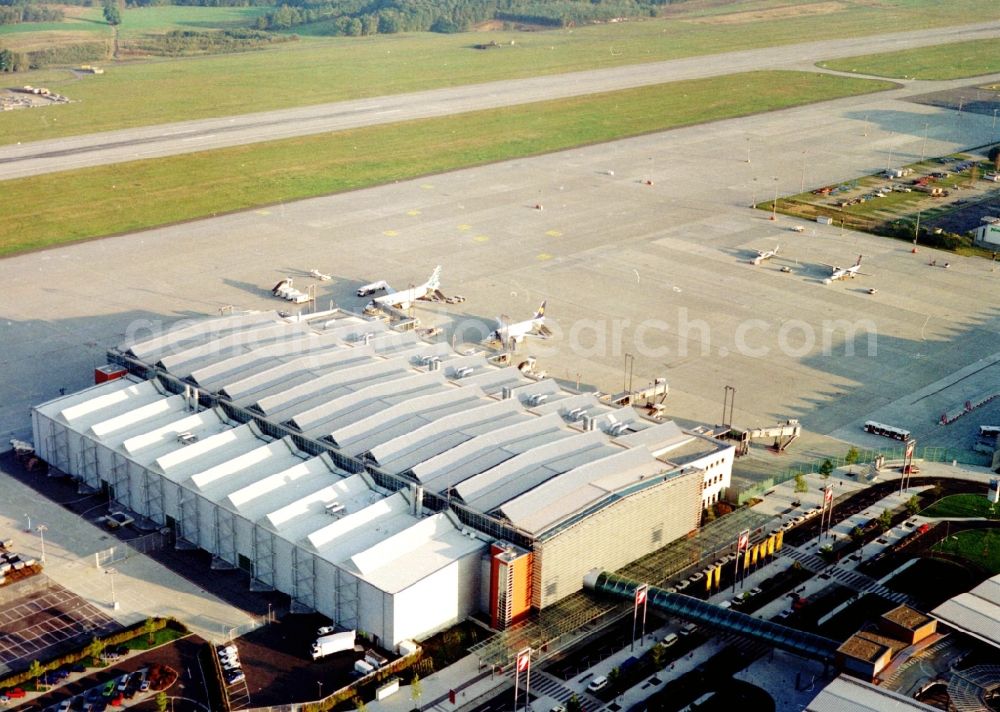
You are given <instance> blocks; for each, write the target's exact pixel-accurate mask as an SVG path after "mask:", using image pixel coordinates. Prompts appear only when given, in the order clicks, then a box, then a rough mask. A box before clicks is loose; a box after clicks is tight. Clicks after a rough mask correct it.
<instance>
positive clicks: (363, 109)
mask: <svg viewBox="0 0 1000 712" xmlns="http://www.w3.org/2000/svg"><path fill="white" fill-rule="evenodd" d="M987 37H1000V23H997V22H989V23H981V24H975V25H964V26H959V27H949V28H937V29H931V30H918V31H913V32H902V33H894V34H889V35H876V36H870V37H852V38H846V39H839V40H825V41H821V42H809V43H804V44H796V45H786V46H781V47H769V48H764V49H756V50H747V51H740V52H728V53H723V54H717V55H712V56H710V57H689V58H685V59H678V60H671V61H666V62H655V63H650V64H643V65H642V66H641V69H640V68H637V67H636V66H635V65H627V66H623V67H615V68H612V69H601V70H594V71H587V72H574V73H570V74H560V75H554V76H546V77H535V78H531V79H518V80H510V81H500V82H491V83H488V84H474V85H466V86H459V87H449V88H445V89H436V90H431V91H424V92H416V93H411V94H400V95H395V96H386V97H375V98H369V99H359V100H355V101H344V102H338V103H333V104H320V105H316V106H306V107H298V108H293V109H284V110H279V111H269V112H263V113H255V114H244V115H240V116H232V117H221V118H216V119H202V120H197V121H186V122H181V123H173V124H162V125H157V126H147V127H142V128H136V129H127V130H122V131H109V132H105V133H99V134H90V135H84V136H76V137H70V138H64V139H56V140H51V141H38V142H32V143H26V144H21V145H12V146H6V147H2V148H0V179H13V178H22V177H25V176H30V175H39V174H43V173H50V172H55V171H63V170H69V169H73V168H82V167H85V166H96V165H107V164H111V163H119V162H123V161H131V160H137V159H143V158H157V157H162V156H169V155H175V154H182V153H192V152H196V151H203V150H206V149H212V148H221V147H225V146H236V145H243V144H249V143H257V142H263V141H273V140H276V139H282V138H289V137H293V136H305V135H310V134H318V133H323V132H328V131H342V130H345V129H350V128H356V127H359V126H371V125H376V124H385V123H391V122H396V121H407V120H412V119H419V118H428V117H435V116H445V115H449V114H455V113H461V112H467V111H475V110H480V109H490V108H496V107H500V106H511V105H516V104H524V103H530V102H535V101H543V100H547V99H557V98H562V97H570V96H580V95H584V94H592V93H598V92H606V91H614V90H619V89H626V88H629V87H636V86H644V85H650V84H659V83H662V82H669V81H677V80H682V79H694V78H699V77H710V76H717V75H721V74H730V73H733V72H741V71H749V70H758V69H776V68H788V69H790V68H796V69H814V67H813V66H812V65H813V63H814V62H816V61H819V60H822V59H832V58H836V57H849V56H852V55H857V54H864V53H868V52H888V51H893V50H901V49H907V48H910V47H918V46H923V45H930V44H938V43H943V42H959V41H967V40H972V39H983V38H987Z"/></svg>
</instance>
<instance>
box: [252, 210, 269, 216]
mask: <svg viewBox="0 0 1000 712" xmlns="http://www.w3.org/2000/svg"><path fill="white" fill-rule="evenodd" d="M254 212H255V213H257V214H258V215H270V214H271V211H270V210H254Z"/></svg>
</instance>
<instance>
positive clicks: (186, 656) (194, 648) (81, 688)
mask: <svg viewBox="0 0 1000 712" xmlns="http://www.w3.org/2000/svg"><path fill="white" fill-rule="evenodd" d="M204 645H205V641H204V640H202V639H200V638H198V637H197V636H188V637H187V638H182V639H180V640H176V641H174V642H173V643H170V644H168V645H164V646H162V647H159V648H156V649H155V650H151V651H149V652H145V653H138V654H133V655H131V656H129V657H127V658H124V659H121V660H119V661H116V662H114V663H113V664H112V665H110V666H109V667H107V668H104V669H102V670H99V671H94V670H93V669H88V670H85V671H83V672H72V673H71V674H70V675H69V676H68V677H67V678H66V679H65V680H60V681H57V682H56V683H55V684H54V685H53V687H52V688H51V689H50V690H49V691H48V692H46V693H45V694H44V695H43V696H41V697H36V698H35V699H33V700H31V703H30V705H31V706H30V707H26V708H24V709H25V712H27V711H28V710H52V711H53V712H54V711H55V710H57V709H58V708H59V705H60V704H65V701H66V700H71V699H72V700H75V702H74V704H73V709H74V710H80V709H83V707H84V702H85V701H87V698H88V696H89V698H90V701H91V705H92V710H95V711H96V710H99V709H105V708H107V709H114V707H113V706H112V705H111V702H112V700H113V699H114V697H115V696H114V695H107V696H105V695H103V691H104V688H105V687H106V686H107V685H108V683H109V682H111V681H112V680H114V681H117V682H116V687H117V683H118V682H120V681H121V678H122V676H123V675H125V674H131V673H134V672H136V671H140V670H143V669H146V670H151V669H152V668H153V667H154V666H157V665H158V666H162V668H163V669H164V670H167V669H169V670H172V671H173V672H175V673H176V674H177V677H176V680H174V682H173V683H172V684H170V685H169V686H168V687H167V688H166V689H165V692H166V694H167V696H168V697H169V698H171V700H170V701H171V704H172V705H173V712H195V711H196V710H197V711H198V712H205V710H207V709H209V707H208V701H207V700H208V697H207V691H206V683H205V681H204V679H203V677H202V672H201V668H200V667H199V663H198V651H199V650H201V649H202V648H203V647H204ZM171 678H172V675H171V676H170V677H168V678H166V679H168V680H169V679H171ZM146 679H150V678H149V677H147V678H146ZM133 684H134V690H135V692H134V694H133V696H132V697H128V696H127V695H125V700H124V701H123V705H124V706H126V707H133V706H135V707H137V708H138V709H146V710H154V709H156V707H155V705H154V704H153V698H154V697H155V693H156V692H157V689H156V688H155V687H151V688H150V689H149V690H146V691H142V690H141V685H140V678H136V680H134V681H133ZM102 704H103V706H102Z"/></svg>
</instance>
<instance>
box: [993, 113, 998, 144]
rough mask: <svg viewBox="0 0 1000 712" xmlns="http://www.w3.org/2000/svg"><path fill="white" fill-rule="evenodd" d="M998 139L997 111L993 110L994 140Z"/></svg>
mask: <svg viewBox="0 0 1000 712" xmlns="http://www.w3.org/2000/svg"><path fill="white" fill-rule="evenodd" d="M996 138H997V110H996V109H994V110H993V140H994V141H996Z"/></svg>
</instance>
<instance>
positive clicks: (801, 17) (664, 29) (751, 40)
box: [0, 0, 1000, 143]
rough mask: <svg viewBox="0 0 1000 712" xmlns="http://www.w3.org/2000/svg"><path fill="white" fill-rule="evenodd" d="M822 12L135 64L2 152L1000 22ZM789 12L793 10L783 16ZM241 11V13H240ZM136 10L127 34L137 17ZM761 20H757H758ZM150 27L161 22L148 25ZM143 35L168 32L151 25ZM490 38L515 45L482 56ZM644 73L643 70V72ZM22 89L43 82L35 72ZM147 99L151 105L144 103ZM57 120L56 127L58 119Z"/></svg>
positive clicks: (39, 118) (18, 115) (891, 9)
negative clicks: (348, 102)
mask: <svg viewBox="0 0 1000 712" xmlns="http://www.w3.org/2000/svg"><path fill="white" fill-rule="evenodd" d="M816 4H818V3H817V2H813V3H808V2H806V3H797V4H795V5H790V4H788V3H785V5H782V6H776V5H775V3H772V2H764V3H761V2H752V3H736V4H733V5H727V6H726V7H727V8H729V9H730V10H737V11H741V12H748V11H749V10H759V9H767V10H769V11H770V12H771V14H768V15H766V16H765V17H762V18H760V17H757V15H756V14H754V13H750V15H740V16H739V17H737V19H738V20H739V21H737V22H715V21H712V22H708V21H706V20H718V19H720V18H722V17H729V18H730V19H732V17H733V14H732V13H730V14H724V15H720V16H717V15H713V14H712V13H717V12H718V5H717V3H711V2H703V1H701V0H691V2H686V3H682V4H679V5H677V9H673V8H671V9H670V10H669V11H668V13H667V17H666V18H664V19H657V20H649V21H645V22H623V23H615V24H608V25H599V26H588V27H579V28H573V29H567V30H553V31H548V32H528V33H523V32H522V33H517V32H497V33H490V34H476V33H468V34H455V35H435V34H407V35H388V36H378V37H362V38H310V39H303V40H301V41H299V42H294V43H287V44H284V45H280V46H277V47H272V48H268V49H265V50H261V51H257V52H247V53H242V54H228V55H220V56H211V57H197V58H186V59H176V60H154V61H149V62H129V63H124V64H120V65H113V66H109V67H107V73H106V74H104V75H103V76H100V77H88V78H86V80H85V81H76V82H73V83H72V84H71V85H60V84H56V83H50V88H52V89H53V90H55V91H59V92H60V93H63V94H66V95H67V96H69V97H70V98H71V99H74V100H76V103H73V104H68V105H61V106H58V107H48V108H45V109H34V110H32V111H13V112H6V113H5V114H2V115H0V143H16V142H18V141H21V142H24V141H34V140H39V139H47V138H57V137H61V136H68V135H76V134H84V133H91V132H96V131H107V130H111V129H117V128H128V127H132V126H144V125H149V124H156V123H163V122H168V121H178V120H184V119H196V118H205V117H210V116H225V115H229V114H237V113H247V112H255V111H265V110H269V109H278V108H287V107H290V106H306V105H310V104H319V103H324V102H331V101H339V100H344V99H351V98H359V97H366V96H377V95H387V94H396V93H401V92H407V91H417V90H423V89H432V88H436V87H442V86H457V85H462V84H471V83H476V82H486V81H493V80H499V79H513V78H519V77H529V76H537V75H544V74H557V73H562V72H570V71H577V70H586V69H598V68H604V67H612V66H621V65H629V64H638V63H643V62H652V61H659V60H665V59H674V58H678V57H687V56H693V55H704V54H710V53H714V52H719V51H735V50H741V49H750V48H756V47H765V46H772V45H781V44H789V43H795V42H804V41H807V40H817V39H828V38H837V37H849V36H858V35H870V34H873V33H877V32H891V31H896V30H913V29H917V28H921V27H935V26H941V25H949V24H958V23H964V22H975V21H980V22H981V21H986V20H990V19H1000V3H996V2H995V1H994V0H954V2H947V3H942V2H938V1H937V0H870V1H869V2H865V3H843V2H841V3H839V4H838V3H830V2H826V3H825V5H827V6H829V5H836V7H837V8H838V9H837V10H836V11H834V12H826V13H825V14H821V15H809V14H802V7H809V6H813V5H816ZM782 8H784V9H782ZM154 10H162V11H164V15H163V19H162V22H164V23H165V22H167V20H169V21H170V22H172V23H180V22H181V16H180V15H179V14H171V13H169V12H166V11H168V10H172V11H174V13H180V12H182V11H193V10H213V11H218V12H220V13H222V12H223V11H226V10H227V9H225V8H154ZM235 11H236V10H235V9H234V10H233V12H235ZM146 12H151V10H132V9H127V10H126V11H125V13H124V20H123V25H122V32H123V33H126V34H127V33H128V32H131V31H132V30H131V29H130V27H131V24H132V23H133V22H136V21H140V20H137V19H133V14H134V13H140V15H139V16H140V17H143V18H145V17H147V16H146V15H143V14H141V13H146ZM751 15H752V16H751ZM150 17H152V15H150ZM140 22H143V23H145V31H147V32H151V31H153V30H154V29H162V27H164V26H165V25H160V26H157V25H156V23H155V22H152V21H150V22H147V21H146V20H145V19H143V20H141V21H140ZM484 38H488V39H496V40H497V41H498V42H500V43H504V42H509V41H511V40H513V41H514V42H515V45H514V46H513V47H504V48H501V49H497V50H490V51H478V50H475V49H472V48H471V45H472V44H473V43H475V42H480V41H482V40H483V39H484ZM636 71H641V70H636ZM18 83H22V84H32V83H38V82H35V81H34V80H33V79H32V77H31V73H26V74H24V75H23V76H19V77H18ZM136 96H142V97H143V101H142V102H136V101H135V97H136ZM54 117H58V121H52V120H51V119H52V118H54Z"/></svg>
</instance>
